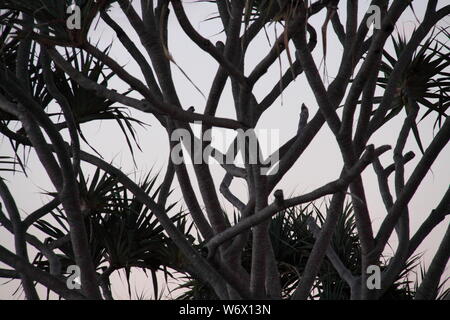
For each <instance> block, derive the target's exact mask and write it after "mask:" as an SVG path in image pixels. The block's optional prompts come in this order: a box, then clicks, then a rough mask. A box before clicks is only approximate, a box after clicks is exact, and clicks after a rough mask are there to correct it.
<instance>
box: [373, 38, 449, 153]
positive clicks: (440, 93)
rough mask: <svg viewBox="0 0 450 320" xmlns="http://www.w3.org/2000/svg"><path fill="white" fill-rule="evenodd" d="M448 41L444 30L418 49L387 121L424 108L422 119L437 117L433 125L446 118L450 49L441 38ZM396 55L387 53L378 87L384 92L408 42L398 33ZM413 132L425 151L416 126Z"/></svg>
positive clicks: (394, 43) (377, 100)
mask: <svg viewBox="0 0 450 320" xmlns="http://www.w3.org/2000/svg"><path fill="white" fill-rule="evenodd" d="M441 36H442V38H444V39H445V38H447V39H448V38H449V37H450V33H449V32H448V29H443V30H441V31H440V32H438V33H436V34H435V33H433V34H432V35H431V36H430V37H429V38H428V39H427V40H426V41H425V42H424V43H423V44H422V45H421V46H420V48H419V49H418V50H417V52H416V53H415V54H414V56H413V57H412V59H411V61H410V62H409V64H408V67H407V69H406V71H405V72H404V73H403V74H402V77H401V79H400V81H399V82H398V84H397V85H396V95H395V97H394V99H393V100H392V102H391V105H390V112H389V113H388V114H387V116H386V118H385V121H384V122H387V121H389V120H391V119H392V118H394V117H395V116H396V115H397V114H399V113H400V112H401V111H402V110H405V112H406V114H409V113H410V112H411V111H412V110H413V109H414V108H416V107H420V108H423V110H424V112H423V115H422V118H421V119H424V118H426V117H427V116H429V115H431V114H432V113H435V114H436V120H435V124H434V126H435V127H436V126H438V127H440V126H441V124H442V119H445V118H446V117H447V114H446V111H447V109H448V107H449V106H450V99H449V94H450V72H449V66H450V57H449V55H448V54H446V52H447V53H448V52H449V50H450V47H449V46H448V45H447V44H445V43H443V42H441V41H440V40H439V38H440V37H441ZM392 43H393V46H394V53H395V56H392V55H390V54H389V53H388V52H387V51H384V58H385V59H384V60H383V62H382V67H381V71H382V72H383V75H382V76H380V77H379V78H378V81H377V84H378V86H380V87H381V88H383V89H385V88H386V86H387V84H388V82H389V79H390V76H391V74H392V72H393V70H394V67H395V65H396V64H397V61H398V59H399V57H400V56H401V54H402V52H403V50H404V49H405V47H406V45H407V43H408V40H407V39H406V38H405V37H404V36H401V35H400V34H398V36H397V37H393V38H392ZM375 101H376V102H379V101H381V97H378V98H375ZM412 129H413V133H414V136H415V139H416V141H417V144H418V146H419V148H420V150H421V151H422V152H423V146H422V142H421V139H420V136H419V131H418V129H417V125H416V124H414V125H413V127H412Z"/></svg>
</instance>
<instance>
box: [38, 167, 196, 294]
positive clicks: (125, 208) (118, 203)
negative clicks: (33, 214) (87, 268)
mask: <svg viewBox="0 0 450 320" xmlns="http://www.w3.org/2000/svg"><path fill="white" fill-rule="evenodd" d="M156 179H157V178H156V177H151V176H150V175H147V176H146V177H145V178H144V179H143V181H142V182H141V184H140V186H141V187H142V189H143V190H145V191H146V192H147V193H148V194H149V195H150V196H151V197H152V198H153V199H155V198H156V197H157V196H158V194H159V190H160V188H159V187H156ZM80 192H81V198H82V209H83V214H84V217H85V225H86V229H87V232H88V237H89V245H90V252H91V255H92V260H93V262H94V266H95V267H96V270H97V272H98V273H100V274H102V273H103V272H108V273H111V272H113V271H116V270H124V271H125V274H126V280H127V284H128V290H129V294H130V296H131V284H130V272H131V268H133V267H136V268H141V269H143V270H144V271H145V272H150V273H151V277H152V284H153V289H154V296H155V297H157V296H158V292H159V287H160V286H159V284H158V279H157V277H156V273H157V272H158V271H162V272H163V273H164V275H165V276H166V279H167V277H168V276H171V273H170V271H169V268H171V269H174V270H183V269H182V268H183V266H184V261H185V259H184V257H183V256H182V255H181V253H180V252H179V250H178V248H177V247H176V246H175V244H174V243H173V242H172V240H171V239H170V238H168V237H167V236H166V234H165V233H164V229H163V227H162V226H161V225H160V224H159V223H158V221H157V219H156V218H155V216H154V213H153V212H152V211H151V210H149V208H148V207H146V206H145V205H144V204H143V203H141V202H140V201H139V200H138V199H136V198H135V197H134V196H130V194H129V191H128V190H127V189H125V188H124V187H123V186H122V185H121V184H119V183H118V182H117V180H116V178H115V177H113V176H110V175H107V174H105V173H103V174H102V173H101V171H100V170H98V169H97V170H96V171H95V173H94V175H93V177H92V179H91V180H90V182H89V181H87V180H86V179H85V178H84V177H83V176H81V178H80ZM55 196H56V195H55ZM175 205H176V204H171V205H169V206H167V208H166V211H167V212H168V213H169V212H170V211H172V210H173V209H174V207H175ZM51 216H52V218H53V219H54V220H55V222H51V221H49V220H48V219H41V220H39V221H37V222H36V223H35V224H34V226H35V227H36V228H38V229H39V230H40V231H41V232H43V233H44V234H45V236H46V243H48V244H50V245H51V244H52V243H56V242H55V241H57V242H61V240H62V239H64V238H65V237H67V235H68V227H67V218H66V215H65V214H64V212H63V210H62V209H60V208H58V209H56V210H55V211H54V212H51ZM171 219H172V221H173V222H174V223H176V225H177V226H178V228H179V229H180V230H181V231H182V232H184V233H185V234H186V237H189V232H190V228H189V224H188V223H187V222H186V221H185V214H184V213H183V212H182V211H179V212H175V213H174V214H172V215H171ZM58 248H59V250H60V251H61V254H60V261H61V265H62V271H65V270H67V267H68V266H69V265H72V264H75V262H74V256H73V250H72V246H71V242H70V241H66V242H64V241H63V242H62V244H61V245H60V246H58ZM34 264H35V265H37V266H39V267H40V268H42V269H44V270H48V268H49V262H48V261H47V260H46V259H45V258H44V257H43V256H42V254H38V255H37V256H36V257H35V259H34Z"/></svg>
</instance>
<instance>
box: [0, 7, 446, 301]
mask: <svg viewBox="0 0 450 320" xmlns="http://www.w3.org/2000/svg"><path fill="white" fill-rule="evenodd" d="M344 2H345V1H344ZM439 2H440V5H441V6H442V4H444V3H445V2H446V1H439ZM368 5H369V1H367V0H362V1H360V11H361V13H360V17H361V16H362V14H363V12H364V11H365V10H366V9H367V7H368ZM184 6H185V9H186V12H187V14H188V16H189V18H190V19H191V21H192V25H193V26H194V27H195V28H196V29H197V30H198V31H199V32H200V33H201V34H202V35H203V36H204V37H206V38H208V39H209V40H211V41H212V42H213V43H214V42H215V41H217V40H223V33H221V28H220V25H219V24H218V21H217V19H209V18H211V17H214V16H215V8H214V6H213V5H211V4H209V3H201V4H199V3H195V2H194V1H186V2H184ZM425 7H426V1H416V3H415V12H416V14H417V16H418V17H419V18H421V17H422V15H423V13H424V9H425ZM341 8H345V4H344V5H342V6H341ZM111 15H112V17H113V18H114V19H115V20H116V21H117V22H119V23H120V25H121V26H122V27H123V28H124V29H125V30H126V31H127V34H128V35H129V36H130V37H132V39H133V40H135V41H134V42H135V43H136V44H137V45H139V40H138V38H137V37H136V35H135V34H134V33H133V31H132V28H131V27H130V26H129V25H128V23H127V22H126V18H125V17H124V16H123V15H122V14H121V12H120V10H118V9H117V8H116V7H114V8H113V9H112V11H111ZM340 15H341V20H342V21H345V20H344V19H345V10H342V9H341V11H340ZM324 18H325V17H324V13H321V14H318V15H316V16H314V17H312V18H311V19H312V23H313V24H314V25H315V26H321V25H322V23H323V21H324ZM449 22H450V18H448V19H445V20H444V21H443V22H442V23H441V25H443V26H448V25H449ZM416 25H417V22H416V21H415V17H414V15H413V14H412V12H411V11H410V10H408V11H407V12H406V13H405V14H404V16H402V18H401V21H400V22H399V24H398V25H397V28H398V30H399V31H400V32H404V33H405V34H406V35H410V34H411V32H412V31H413V30H414V27H415V26H416ZM281 32H282V28H281V27H280V26H279V25H278V26H276V25H274V24H272V25H269V26H268V27H267V34H268V35H269V37H271V38H272V39H273V38H274V36H275V34H278V35H279V34H280V33H281ZM92 34H93V36H92V41H91V42H92V43H96V42H97V40H99V47H100V48H105V47H106V46H107V45H109V44H111V42H113V41H114V42H113V44H112V49H111V56H112V57H113V58H114V59H116V60H117V61H118V62H119V63H120V64H122V65H125V66H126V70H127V71H128V72H129V73H131V74H132V75H133V76H135V77H138V78H140V79H143V77H142V75H141V73H140V70H139V67H138V66H137V65H136V63H134V62H133V60H132V59H131V58H130V57H129V56H128V54H127V52H126V50H125V49H124V48H123V47H122V46H121V44H120V42H119V41H118V40H117V41H115V40H116V37H115V35H114V33H113V32H111V30H109V29H108V28H107V27H106V26H105V25H104V24H102V23H99V24H98V25H97V27H96V30H95V31H94V32H93V33H92ZM318 37H319V39H318V46H317V49H316V50H315V51H314V54H313V55H314V58H315V59H316V62H317V63H318V65H319V64H320V65H321V69H320V70H321V72H322V73H324V79H325V83H326V84H329V82H331V81H332V79H333V76H334V75H335V74H336V71H337V68H338V66H339V62H340V58H341V56H342V47H341V45H340V44H339V42H338V40H337V38H336V36H335V35H334V32H333V31H332V28H331V25H330V27H329V30H328V33H327V46H328V53H327V56H326V60H325V63H324V62H323V60H322V59H323V53H322V50H321V45H322V40H321V35H320V32H318ZM169 41H170V42H169V50H170V52H171V54H172V56H173V58H174V59H175V61H176V62H177V64H178V65H179V66H180V67H181V68H182V69H183V71H184V72H185V73H186V74H187V75H188V76H189V78H190V79H191V80H192V81H193V82H194V83H195V85H196V86H197V87H199V88H200V89H201V91H202V92H204V93H208V91H209V88H210V85H211V83H212V79H213V77H214V74H215V71H216V69H217V63H216V62H215V61H214V60H213V59H212V58H211V57H209V56H208V55H207V54H206V53H204V52H203V51H201V50H200V49H199V48H197V47H195V45H194V44H193V43H192V42H191V41H190V40H189V39H188V38H187V37H186V36H185V35H184V33H183V31H182V30H181V28H180V27H179V25H178V23H177V21H176V19H175V18H174V16H173V15H171V17H170V19H169ZM269 48H270V46H269V44H268V42H267V40H266V37H265V35H264V33H262V34H260V36H259V37H258V38H257V39H256V41H255V42H254V43H253V44H252V46H251V47H250V49H249V53H248V55H247V60H246V62H245V63H246V74H248V73H249V71H251V70H252V68H253V67H254V66H255V65H256V64H257V63H258V62H259V60H260V59H261V58H262V57H264V56H265V55H266V53H267V52H268V50H269ZM141 49H142V48H141ZM142 51H143V52H144V50H143V49H142ZM292 52H293V51H292ZM281 64H282V68H283V70H286V68H287V67H288V66H289V64H288V61H287V58H286V56H285V55H283V57H282V59H281ZM325 66H326V69H325ZM172 70H173V75H174V80H175V83H176V88H177V92H178V94H179V97H180V100H181V102H182V105H183V106H184V108H185V109H186V108H187V107H189V106H191V105H193V106H195V109H196V112H202V111H203V110H204V105H205V100H204V98H203V97H202V95H201V94H199V93H198V91H196V89H195V88H194V87H193V85H192V84H191V83H190V82H189V81H188V80H187V79H186V77H185V76H184V75H183V74H182V73H181V72H180V71H179V70H177V68H176V67H175V66H173V68H172ZM325 71H326V73H325ZM279 75H280V68H279V64H278V63H275V64H274V65H273V66H272V67H271V68H270V70H269V72H268V73H267V74H266V75H265V76H264V77H263V79H262V81H261V83H259V84H258V85H257V86H256V88H255V95H256V98H257V100H258V101H260V100H261V99H262V98H263V97H264V96H265V94H266V93H267V92H268V90H270V89H272V87H273V86H274V84H275V83H276V82H277V81H278V79H279ZM111 88H114V89H116V90H117V91H118V92H121V91H125V90H126V89H127V86H126V85H125V84H124V83H123V82H121V81H120V80H117V79H114V80H113V81H111ZM302 103H305V104H306V105H307V106H308V108H309V114H310V116H311V115H314V114H315V112H316V111H317V103H316V101H315V98H314V96H313V94H312V92H311V90H310V88H309V86H308V85H307V82H306V80H305V77H304V75H302V76H300V77H299V79H297V80H296V81H295V82H293V83H292V84H291V85H290V86H289V87H288V88H286V90H285V92H284V94H283V96H282V99H278V100H277V101H276V102H275V103H274V104H273V106H271V108H269V109H268V111H267V112H266V113H265V114H264V115H263V116H262V118H261V119H260V121H259V123H258V126H257V128H259V129H266V130H267V129H269V130H277V132H278V135H279V140H280V144H282V143H284V142H285V141H287V140H288V139H290V138H291V137H292V136H293V135H294V134H295V133H296V131H297V126H298V115H299V112H300V106H301V104H302ZM422 112H423V111H421V113H422ZM132 114H133V115H135V116H137V117H138V118H139V120H141V121H144V122H145V123H147V124H148V126H146V127H145V128H139V127H136V129H137V131H138V136H139V141H140V145H141V148H142V152H140V151H139V150H138V149H135V152H136V164H137V165H136V166H134V163H133V160H132V157H131V154H130V152H129V150H128V147H127V145H126V142H125V139H124V138H123V135H122V133H121V131H120V129H119V127H118V126H117V125H116V124H115V123H113V122H108V121H103V122H95V123H90V124H85V125H82V128H83V130H84V133H85V136H86V137H88V140H89V143H90V144H91V145H93V146H94V147H95V148H96V149H97V150H98V151H99V152H100V153H101V154H102V155H103V156H104V158H105V160H107V161H112V162H113V164H114V165H115V166H117V167H121V168H122V169H123V171H124V172H126V173H129V174H131V175H132V176H133V177H135V178H136V179H139V178H140V177H143V176H144V175H145V174H146V173H147V172H148V171H149V170H152V172H153V173H155V174H156V173H158V172H159V171H161V172H162V173H164V172H165V165H166V163H167V159H168V143H167V141H168V140H167V134H166V133H165V130H164V129H163V128H162V127H161V126H160V124H159V123H158V122H157V121H156V119H155V118H154V117H153V116H151V115H149V114H143V113H141V112H138V111H132ZM217 116H220V117H227V118H235V113H234V106H233V99H232V96H231V89H230V86H229V83H228V84H227V87H226V90H225V93H224V95H223V97H222V98H221V100H220V103H219V108H218V112H217ZM403 120H404V117H403V115H402V116H400V117H397V118H396V119H394V120H393V121H391V122H390V123H388V124H387V125H386V126H384V127H383V129H382V130H380V132H378V133H377V134H375V135H374V137H372V139H371V141H370V142H369V143H374V144H375V146H381V145H384V144H390V145H393V144H395V141H396V138H397V135H398V131H399V128H400V126H401V125H402V123H403ZM433 122H434V117H431V118H428V119H425V120H424V121H422V122H421V123H420V124H419V130H420V132H421V138H422V141H423V143H424V145H425V146H427V145H428V144H429V142H430V141H431V139H432V138H433V134H435V133H436V131H434V132H433ZM0 139H1V140H0V155H7V154H8V155H9V154H11V148H10V146H9V142H8V140H7V139H4V138H0ZM213 145H214V143H213ZM217 147H218V148H220V146H217ZM83 149H84V150H86V151H90V150H89V148H88V147H87V146H86V145H84V146H83ZM409 150H412V151H414V152H415V154H416V158H415V159H413V160H412V161H411V162H410V163H408V164H407V166H406V168H405V170H406V171H405V173H406V176H408V175H409V174H410V173H411V171H412V170H413V168H414V166H415V164H417V161H418V160H419V159H420V151H419V149H418V147H417V144H416V142H415V141H414V139H413V138H412V137H410V139H409V140H408V143H407V145H406V148H405V151H409ZM222 151H226V150H223V149H222ZM29 157H30V158H29V160H28V168H29V170H28V174H29V176H28V178H26V177H24V176H23V175H21V174H15V175H12V174H3V173H2V175H3V176H4V177H5V178H6V179H7V180H8V186H9V187H10V189H11V192H12V193H13V195H14V196H15V197H16V201H17V204H18V207H19V208H20V210H21V213H22V214H23V216H26V215H27V213H31V212H32V211H33V210H35V209H36V208H38V207H39V206H41V205H42V204H44V203H45V202H46V201H47V200H48V198H47V197H46V196H45V195H43V194H42V193H43V191H44V190H46V191H48V190H49V189H50V185H51V184H50V182H49V179H48V177H47V176H46V175H45V172H44V170H43V168H42V166H41V165H40V164H39V161H38V160H37V158H36V156H35V155H34V154H33V153H31V154H30V155H29ZM381 161H382V163H383V164H384V165H385V166H386V165H389V164H391V163H392V161H393V160H392V152H387V153H386V154H384V155H383V156H382V157H381ZM449 163H450V148H449V146H446V148H445V149H444V150H443V151H442V152H441V154H440V156H439V157H438V159H437V160H436V161H435V163H434V165H433V167H432V170H431V171H430V172H429V173H428V174H427V176H426V177H425V179H424V181H423V183H422V184H421V186H420V187H419V189H418V191H417V192H416V194H415V196H414V198H413V200H412V201H411V203H410V206H409V208H410V220H411V226H410V229H411V233H412V234H414V232H415V231H416V230H417V229H418V227H419V226H420V225H421V223H422V222H423V220H424V219H425V218H426V217H427V216H428V214H429V213H430V211H431V210H432V209H433V208H434V207H435V206H436V205H437V204H438V203H439V200H440V199H441V197H442V196H443V194H444V192H445V191H446V189H447V188H448V186H449V181H450V172H449ZM85 168H86V169H87V171H88V172H92V168H91V167H89V166H86V167H85ZM341 168H342V159H341V155H340V153H339V149H338V147H337V145H336V142H335V138H334V137H333V135H332V133H331V131H330V130H329V129H328V128H327V127H326V126H324V127H323V128H322V129H321V131H320V132H319V134H318V135H317V136H316V138H315V139H314V141H313V142H312V143H311V145H310V146H309V148H308V149H307V150H306V151H305V152H304V154H303V155H302V156H301V158H300V159H299V160H298V161H297V163H296V164H295V166H294V167H293V168H292V169H291V171H290V172H289V173H288V174H287V175H286V176H285V177H284V178H283V180H282V181H281V182H280V183H279V185H278V186H277V188H281V189H283V190H284V194H285V195H299V194H302V193H305V192H308V191H312V190H314V189H315V188H317V187H319V186H322V185H323V184H325V183H327V182H329V181H331V180H334V179H336V178H337V177H338V175H339V172H340V170H341ZM211 170H212V173H213V176H214V178H215V180H216V188H217V189H218V186H219V184H220V181H221V179H222V177H223V175H224V171H223V169H222V168H221V167H220V166H219V165H218V164H212V165H211ZM189 172H190V175H191V176H192V177H195V175H194V174H193V171H192V168H190V167H189ZM161 178H162V177H161ZM363 179H364V183H365V188H366V193H367V201H368V206H369V209H370V215H371V219H372V221H373V227H374V231H375V232H376V231H377V230H378V227H379V225H380V224H381V222H382V219H383V218H384V217H385V216H386V210H385V208H384V205H383V203H382V200H381V197H380V195H379V192H378V187H377V180H376V176H375V174H374V172H373V170H372V168H371V167H368V168H367V169H366V170H365V172H364V173H363ZM194 186H195V188H197V184H196V183H194ZM174 188H175V190H174V193H173V194H172V195H171V198H170V200H169V202H171V201H172V202H174V201H178V200H181V193H180V192H179V190H178V188H177V184H176V183H175V184H174ZM196 190H198V188H197V189H196ZM232 191H233V192H234V193H235V194H237V195H238V196H239V197H240V198H241V199H242V200H245V199H246V197H247V193H246V188H245V185H244V182H242V181H234V182H233V184H232ZM218 193H219V194H220V192H219V191H218ZM221 201H222V205H223V207H224V208H225V209H226V211H227V212H228V213H231V214H232V212H233V208H232V206H230V205H229V204H228V203H227V202H226V200H225V199H223V198H221ZM318 203H319V204H321V205H322V206H323V205H324V203H323V201H318ZM448 223H449V218H447V219H446V220H445V221H444V222H442V223H441V224H440V225H439V226H438V227H437V228H435V230H434V231H433V232H432V234H431V235H430V236H429V237H428V239H426V240H425V241H424V243H423V244H422V245H421V246H420V247H419V249H418V251H417V252H422V253H423V254H424V260H423V261H424V262H425V265H426V266H428V264H429V262H430V261H431V259H432V257H433V254H434V252H435V251H436V249H437V247H438V245H439V243H440V241H441V239H442V237H443V234H444V232H445V230H446V227H447V225H448ZM395 243H396V239H395V236H393V237H392V238H391V240H390V244H391V245H392V246H393V247H394V248H395ZM0 244H2V245H7V246H8V248H12V237H11V235H9V234H8V233H7V232H5V231H4V230H0ZM386 253H390V252H389V249H388V250H387V251H386ZM31 256H32V255H31ZM0 267H1V265H0ZM448 270H449V269H448V268H447V270H446V273H445V275H446V276H447V277H448V275H449V274H450V273H449V272H448ZM132 277H136V279H143V275H142V274H141V273H139V272H134V273H133V275H132ZM113 278H114V283H115V284H117V286H116V287H117V289H116V290H115V291H114V292H113V294H114V295H115V297H116V298H121V299H128V294H127V293H126V290H125V286H124V285H123V277H122V280H121V279H120V277H119V276H118V275H117V274H115V275H114V276H113ZM3 283H4V280H0V299H5V298H6V299H8V298H13V299H16V298H20V296H19V295H15V296H12V292H13V290H14V288H15V287H16V286H17V282H16V281H13V282H12V283H9V284H3ZM135 283H136V291H137V292H146V293H147V295H148V296H152V294H151V292H152V291H151V282H150V280H148V281H135Z"/></svg>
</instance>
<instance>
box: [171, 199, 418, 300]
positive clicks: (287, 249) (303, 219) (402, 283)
mask: <svg viewBox="0 0 450 320" xmlns="http://www.w3.org/2000/svg"><path fill="white" fill-rule="evenodd" d="M324 211H325V212H327V211H328V208H327V206H325V210H324ZM311 218H313V219H315V220H316V221H317V223H318V224H319V225H320V226H321V225H322V224H323V222H324V221H325V214H323V213H322V211H321V210H320V209H319V208H318V207H317V206H315V205H314V203H311V204H310V205H308V206H306V207H302V206H297V207H293V208H289V209H287V210H284V211H282V212H280V213H278V214H277V215H275V216H274V217H273V218H272V220H271V223H270V226H269V230H270V239H271V242H272V245H273V249H274V253H275V259H276V261H277V262H278V270H279V274H280V279H281V286H282V297H283V298H284V299H289V298H290V297H291V295H292V294H293V292H294V290H295V288H296V287H297V285H298V281H299V280H301V275H302V273H303V272H304V269H305V266H306V262H307V260H308V257H309V256H310V254H311V250H312V248H313V246H314V242H315V237H314V235H313V232H312V231H311V229H310V227H309V226H308V220H309V219H311ZM332 248H333V249H334V250H335V252H336V253H337V254H338V256H339V258H340V259H341V261H342V262H343V264H344V265H345V266H346V267H347V268H348V269H349V270H350V271H351V272H352V273H354V274H358V272H360V269H361V246H360V243H359V238H358V235H357V234H356V223H355V217H354V211H353V207H352V205H351V203H347V204H346V206H345V207H344V210H343V212H342V214H341V215H340V216H339V221H338V224H337V227H336V231H335V233H334V236H333V241H332ZM251 256H252V253H251V235H250V239H249V241H248V243H247V245H246V247H245V248H244V251H243V255H242V265H243V267H244V268H245V269H246V270H247V271H250V266H251ZM418 259H419V257H418V256H416V257H413V258H412V259H410V260H409V261H408V263H407V264H406V265H405V266H404V269H403V270H402V272H401V273H400V274H399V276H398V279H397V280H396V281H395V283H394V284H393V286H392V287H391V288H389V289H388V290H387V291H386V293H385V294H384V295H383V297H382V299H403V300H410V299H412V298H413V297H414V292H415V291H414V290H413V289H412V288H411V286H410V282H409V280H408V276H409V275H410V273H411V272H412V271H413V270H414V269H415V268H416V266H417V263H418ZM386 265H387V262H386V261H380V267H381V269H382V270H384V269H385V268H386ZM177 289H178V290H180V291H182V294H181V295H179V296H178V298H177V299H182V300H195V299H217V297H216V295H215V294H214V292H213V291H212V290H211V289H210V288H209V287H208V286H207V285H205V284H204V283H203V282H202V281H200V280H199V279H197V278H195V277H192V276H188V277H187V278H186V281H185V282H184V283H182V284H181V285H180V286H179V287H178V288H177ZM350 293H351V292H350V287H349V286H348V285H347V283H346V282H345V281H344V280H342V279H341V277H340V276H339V274H338V272H337V271H336V270H335V268H334V267H333V265H332V263H331V261H329V260H328V258H326V259H325V260H324V262H323V263H322V265H321V268H320V271H319V273H318V275H317V279H316V282H315V287H314V289H313V290H312V293H311V296H310V298H311V299H320V300H348V299H350Z"/></svg>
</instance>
